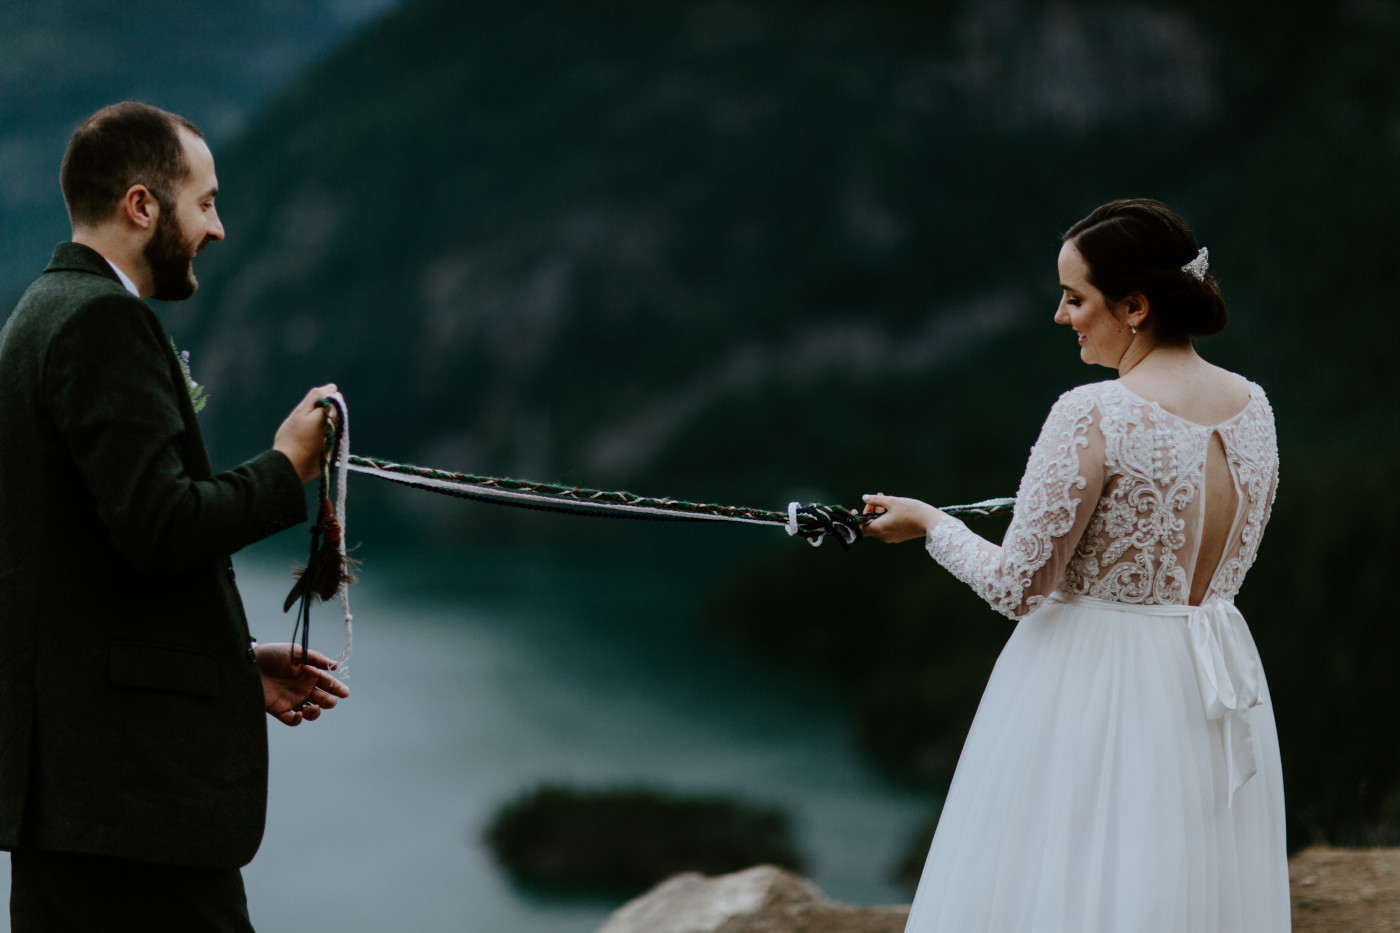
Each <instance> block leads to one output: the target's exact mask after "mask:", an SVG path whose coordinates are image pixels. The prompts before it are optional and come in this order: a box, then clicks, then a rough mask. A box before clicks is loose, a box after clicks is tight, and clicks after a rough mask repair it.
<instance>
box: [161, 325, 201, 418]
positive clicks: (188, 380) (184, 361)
mask: <svg viewBox="0 0 1400 933" xmlns="http://www.w3.org/2000/svg"><path fill="white" fill-rule="evenodd" d="M170 349H172V350H174V351H175V358H176V359H178V360H179V361H180V373H181V374H182V375H183V376H184V377H185V391H187V392H189V393H190V404H191V405H193V406H194V412H195V414H199V413H200V412H201V411H203V410H204V406H205V405H207V404H208V403H209V396H208V394H207V393H206V392H205V391H204V386H202V385H200V384H199V383H197V382H195V381H194V377H193V376H191V375H190V351H189V350H181V349H180V348H179V347H177V346H175V339H174V338H173V337H172V338H171V339H170Z"/></svg>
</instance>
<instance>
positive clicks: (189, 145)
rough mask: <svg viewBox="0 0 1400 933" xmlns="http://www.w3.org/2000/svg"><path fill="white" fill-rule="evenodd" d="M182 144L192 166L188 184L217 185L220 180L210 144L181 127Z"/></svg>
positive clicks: (202, 186) (199, 185) (205, 186)
mask: <svg viewBox="0 0 1400 933" xmlns="http://www.w3.org/2000/svg"><path fill="white" fill-rule="evenodd" d="M180 145H181V147H182V148H183V149H184V151H185V160H186V162H188V163H189V167H190V177H189V178H188V179H187V180H186V184H188V185H193V186H197V187H201V188H210V187H217V186H218V181H217V179H216V178H215V177H214V154H213V153H212V152H210V151H209V145H208V144H207V143H206V142H205V141H204V140H203V139H201V138H200V137H198V136H196V135H195V134H193V133H191V132H190V131H189V130H187V129H185V128H184V127H181V128H180Z"/></svg>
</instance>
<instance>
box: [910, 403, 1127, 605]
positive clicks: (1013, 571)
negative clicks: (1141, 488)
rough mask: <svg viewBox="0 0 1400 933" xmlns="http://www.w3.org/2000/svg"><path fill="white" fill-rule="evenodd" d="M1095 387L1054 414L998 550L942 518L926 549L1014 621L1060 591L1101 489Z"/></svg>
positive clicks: (1059, 405)
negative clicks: (1060, 584)
mask: <svg viewBox="0 0 1400 933" xmlns="http://www.w3.org/2000/svg"><path fill="white" fill-rule="evenodd" d="M1096 412H1097V408H1096V399H1095V396H1094V395H1093V394H1092V387H1091V386H1084V387H1081V388H1079V389H1073V390H1071V391H1069V392H1066V393H1065V394H1064V395H1062V396H1061V397H1060V399H1059V401H1057V402H1056V403H1055V406H1054V407H1053V408H1052V409H1051V410H1050V415H1049V417H1048V418H1046V419H1045V425H1044V427H1042V428H1041V431H1040V438H1039V439H1038V440H1037V441H1036V442H1035V446H1034V447H1032V448H1031V457H1030V461H1029V462H1028V463H1027V464H1026V472H1025V474H1024V475H1023V476H1022V477H1021V486H1020V489H1019V490H1018V491H1017V493H1016V506H1015V510H1014V512H1013V514H1012V518H1011V524H1010V525H1009V526H1008V527H1007V529H1006V536H1005V537H1004V538H1003V539H1002V543H1001V546H999V547H998V546H997V545H995V544H992V543H991V542H990V541H987V540H986V539H984V538H982V537H981V536H979V535H977V534H975V533H974V532H973V531H972V530H971V529H969V528H968V527H967V526H966V525H964V524H963V523H962V522H961V521H959V520H958V519H956V518H953V517H952V516H949V515H945V516H943V517H942V518H941V519H940V520H939V522H938V524H936V525H934V526H933V528H932V529H931V530H930V531H929V533H928V537H927V539H926V547H927V549H928V552H929V554H930V555H931V556H932V557H933V559H934V560H936V561H938V562H939V563H940V564H942V565H943V566H944V567H945V568H947V569H948V571H949V572H951V573H952V574H953V576H955V577H957V578H958V579H959V580H962V581H963V582H965V583H967V584H969V585H971V586H972V588H973V589H974V590H976V591H977V594H978V595H979V596H981V597H982V598H983V599H985V600H986V601H987V602H988V603H989V604H990V605H991V607H992V608H993V609H995V610H996V611H997V612H1000V613H1001V614H1002V615H1004V616H1006V617H1008V618H1010V619H1016V618H1019V617H1020V616H1022V615H1024V614H1025V613H1027V612H1029V611H1030V610H1031V609H1034V608H1035V607H1036V606H1037V605H1038V604H1039V603H1040V602H1041V601H1042V600H1043V599H1044V598H1045V597H1046V596H1048V595H1050V594H1051V593H1052V592H1054V591H1055V588H1056V587H1057V586H1058V585H1059V582H1060V579H1061V578H1062V577H1063V576H1064V572H1065V567H1066V566H1067V565H1068V564H1069V560H1070V558H1071V557H1072V556H1073V555H1074V551H1075V548H1076V547H1078V545H1079V539H1080V538H1081V537H1082V536H1083V534H1084V529H1085V528H1086V527H1087V526H1088V524H1089V519H1090V518H1091V517H1092V515H1093V512H1094V506H1095V504H1096V503H1097V502H1098V499H1099V496H1100V494H1101V493H1102V491H1103V485H1104V440H1103V431H1102V427H1101V425H1099V424H1098V423H1096V418H1095V414H1096Z"/></svg>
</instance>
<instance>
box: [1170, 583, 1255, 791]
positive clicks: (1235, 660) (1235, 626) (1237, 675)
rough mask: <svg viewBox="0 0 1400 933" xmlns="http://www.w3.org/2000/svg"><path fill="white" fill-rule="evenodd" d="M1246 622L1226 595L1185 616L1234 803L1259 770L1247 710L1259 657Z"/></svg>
mask: <svg viewBox="0 0 1400 933" xmlns="http://www.w3.org/2000/svg"><path fill="white" fill-rule="evenodd" d="M1244 624H1245V622H1244V616H1242V615H1241V614H1240V611H1239V610H1238V609H1236V608H1235V604H1234V603H1229V602H1225V601H1224V600H1223V599H1212V600H1210V601H1208V602H1205V603H1202V604H1201V605H1199V606H1195V607H1192V608H1191V611H1190V614H1189V615H1188V616H1187V617H1186V625H1187V629H1188V630H1189V631H1190V633H1191V654H1192V656H1193V657H1194V658H1195V660H1196V683H1197V685H1198V686H1199V687H1200V688H1201V702H1202V703H1203V704H1204V705H1205V708H1206V718H1207V719H1218V720H1220V729H1221V734H1222V736H1223V737H1224V741H1225V763H1226V767H1228V768H1229V773H1230V800H1229V805H1230V806H1232V807H1233V806H1234V804H1235V791H1237V790H1239V789H1240V788H1241V787H1243V786H1244V785H1245V782H1246V781H1248V780H1249V779H1250V778H1252V777H1254V774H1255V772H1256V771H1258V763H1257V762H1256V760H1255V757H1254V733H1253V730H1252V729H1251V728H1250V725H1249V718H1248V717H1247V716H1245V712H1246V711H1247V710H1251V709H1253V708H1254V707H1256V706H1258V705H1259V703H1260V700H1259V658H1258V656H1257V655H1256V654H1255V652H1254V651H1253V649H1252V646H1251V645H1250V644H1249V643H1248V642H1247V641H1246V640H1245V639H1244V637H1243V631H1244Z"/></svg>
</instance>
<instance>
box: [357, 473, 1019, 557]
mask: <svg viewBox="0 0 1400 933" xmlns="http://www.w3.org/2000/svg"><path fill="white" fill-rule="evenodd" d="M346 463H347V468H348V469H349V470H350V471H351V472H354V473H360V474H363V475H365V476H374V477H377V478H379V479H383V480H387V481H389V482H393V483H399V484H402V485H407V486H413V487H416V488H419V489H426V490H429V491H431V492H437V493H441V494H443V495H449V496H456V497H458V498H462V499H472V500H475V501H478V502H494V503H499V504H501V505H514V506H518V507H522V508H532V509H542V510H545V511H551V512H564V513H568V514H574V515H601V516H606V517H609V518H632V519H646V520H652V521H730V522H746V523H749V524H755V525H780V526H782V527H784V528H785V529H787V532H788V534H791V535H798V536H800V537H803V538H806V539H807V540H808V541H809V542H810V543H811V544H812V545H813V546H816V545H819V544H821V542H822V539H823V538H824V537H825V536H826V535H828V534H835V535H836V537H837V540H838V541H840V542H841V543H842V545H844V546H849V545H850V544H853V543H855V542H856V541H857V540H859V538H860V528H861V527H862V526H864V525H865V524H866V522H868V521H869V520H870V517H869V516H867V515H863V514H861V513H859V512H854V511H852V510H850V509H847V508H844V507H843V506H839V505H819V504H812V505H806V506H803V505H800V504H799V503H796V502H793V503H790V504H789V506H788V511H787V512H773V511H768V510H766V509H755V508H748V507H744V506H733V505H717V504H714V503H707V502H687V501H685V500H683V499H671V498H665V499H655V498H649V497H646V496H639V495H636V494H634V493H630V492H608V491H604V490H600V489H589V488H587V487H584V486H567V485H561V484H558V483H537V482H531V481H529V480H522V479H512V478H509V477H501V476H481V475H478V474H475V473H450V472H448V471H446V470H437V469H433V468H431V467H420V466H414V465H412V464H408V463H395V462H393V461H391V460H377V459H375V458H373V457H361V456H354V455H352V456H349V457H347V458H346ZM1014 502H1015V500H1014V499H986V500H983V501H981V502H973V503H969V504H967V505H954V506H947V507H945V508H944V509H943V511H945V512H947V513H949V514H951V515H965V516H973V515H995V514H998V513H1002V512H1008V511H1010V509H1011V506H1012V505H1013V504H1014Z"/></svg>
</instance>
